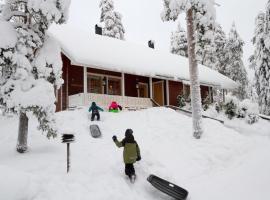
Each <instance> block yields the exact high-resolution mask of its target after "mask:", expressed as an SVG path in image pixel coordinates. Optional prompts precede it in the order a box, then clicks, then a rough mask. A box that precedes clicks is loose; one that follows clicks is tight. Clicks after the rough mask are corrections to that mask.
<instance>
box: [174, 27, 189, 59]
mask: <svg viewBox="0 0 270 200" xmlns="http://www.w3.org/2000/svg"><path fill="white" fill-rule="evenodd" d="M170 48H171V53H173V54H177V55H180V56H184V57H188V43H187V33H186V31H185V30H184V29H183V28H182V27H181V25H180V23H179V24H178V26H177V30H176V31H175V32H172V33H171V47H170Z"/></svg>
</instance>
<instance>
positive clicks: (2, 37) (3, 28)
mask: <svg viewBox="0 0 270 200" xmlns="http://www.w3.org/2000/svg"><path fill="white" fill-rule="evenodd" d="M16 42H17V34H16V31H15V29H14V28H13V26H12V25H11V24H10V23H8V22H6V21H4V20H2V19H1V18H0V48H3V49H7V48H12V47H14V46H15V44H16Z"/></svg>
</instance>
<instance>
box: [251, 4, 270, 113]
mask: <svg viewBox="0 0 270 200" xmlns="http://www.w3.org/2000/svg"><path fill="white" fill-rule="evenodd" d="M255 23H256V24H255V25H256V27H255V33H254V37H253V40H252V41H253V44H254V47H255V50H254V53H253V55H252V56H251V58H250V61H251V66H252V68H253V69H254V71H255V83H254V85H255V89H256V92H257V95H258V102H259V107H260V113H262V114H265V115H270V42H269V35H270V1H268V3H267V5H266V12H265V13H259V15H258V16H257V18H256V21H255Z"/></svg>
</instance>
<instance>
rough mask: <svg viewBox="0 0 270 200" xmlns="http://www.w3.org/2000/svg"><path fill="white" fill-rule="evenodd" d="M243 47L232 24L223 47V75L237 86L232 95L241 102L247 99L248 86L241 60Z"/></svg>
mask: <svg viewBox="0 0 270 200" xmlns="http://www.w3.org/2000/svg"><path fill="white" fill-rule="evenodd" d="M243 46H244V41H243V40H242V39H241V38H240V36H239V34H238V32H237V30H236V27H235V24H233V25H232V28H231V30H230V33H229V35H228V40H227V43H226V46H225V48H226V55H225V63H226V64H225V75H226V76H228V77H229V78H231V79H232V80H234V81H236V82H237V83H238V84H239V87H238V88H237V89H236V90H234V91H233V94H234V95H236V96H237V97H238V98H239V99H241V100H243V99H245V98H247V86H248V78H247V71H246V69H245V66H244V63H243V60H242V58H243Z"/></svg>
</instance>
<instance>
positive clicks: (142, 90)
mask: <svg viewBox="0 0 270 200" xmlns="http://www.w3.org/2000/svg"><path fill="white" fill-rule="evenodd" d="M138 92H139V95H138V97H142V98H148V84H147V83H139V89H138Z"/></svg>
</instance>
